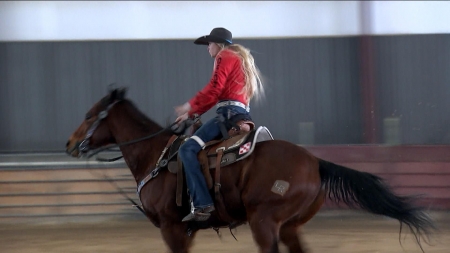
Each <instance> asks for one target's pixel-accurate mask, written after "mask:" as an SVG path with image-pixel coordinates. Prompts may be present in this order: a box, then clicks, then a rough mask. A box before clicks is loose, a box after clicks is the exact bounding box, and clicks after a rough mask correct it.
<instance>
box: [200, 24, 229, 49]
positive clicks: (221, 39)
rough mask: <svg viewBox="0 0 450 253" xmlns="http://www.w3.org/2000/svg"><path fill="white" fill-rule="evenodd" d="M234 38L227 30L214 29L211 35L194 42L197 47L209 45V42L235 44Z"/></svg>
mask: <svg viewBox="0 0 450 253" xmlns="http://www.w3.org/2000/svg"><path fill="white" fill-rule="evenodd" d="M232 39H233V36H232V34H231V32H230V31H228V30H227V29H225V28H222V27H217V28H214V29H212V31H211V33H210V34H209V35H205V36H202V37H200V38H198V39H196V40H195V41H194V44H197V45H208V43H209V42H215V43H224V44H228V45H229V44H233V41H232Z"/></svg>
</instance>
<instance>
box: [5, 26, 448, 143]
mask: <svg viewBox="0 0 450 253" xmlns="http://www.w3.org/2000/svg"><path fill="white" fill-rule="evenodd" d="M236 42H237V43H242V44H243V45H245V46H247V47H249V48H250V49H252V52H253V55H254V57H255V59H256V63H257V65H258V66H259V68H260V69H261V71H262V73H263V74H264V75H265V77H266V80H267V82H266V99H265V100H264V101H262V102H260V103H256V102H255V101H253V102H252V105H251V106H252V116H253V118H254V120H255V122H256V123H257V125H264V126H267V127H269V129H270V130H271V131H272V134H273V135H274V136H275V137H276V138H278V139H284V140H288V141H292V142H295V143H300V142H301V141H304V139H300V135H301V134H303V136H305V135H306V136H309V137H311V138H310V139H311V140H312V143H308V144H363V139H362V133H363V129H362V128H363V126H362V118H363V117H362V116H363V115H362V109H361V105H362V101H361V90H360V85H361V83H360V80H359V71H360V69H359V64H360V59H359V58H358V57H359V53H360V52H359V40H358V38H357V37H342V38H295V39H264V40H257V39H252V40H236ZM373 45H374V55H375V73H376V75H375V78H376V80H375V85H376V91H377V97H376V102H377V107H376V108H377V110H378V114H379V116H380V117H379V122H378V123H377V124H378V129H379V130H380V131H383V119H384V118H386V117H398V118H399V119H400V133H401V141H402V143H403V144H438V143H442V144H448V143H450V133H449V131H448V129H449V128H448V125H449V124H450V123H449V122H450V116H449V115H448V113H447V108H449V105H450V104H449V103H450V102H449V101H450V100H449V99H448V97H449V95H450V86H449V85H448V84H449V83H450V74H449V73H450V72H449V71H447V69H448V66H450V49H449V48H448V45H450V36H449V35H417V36H375V37H373ZM212 64H213V61H212V59H211V58H210V57H209V55H208V53H207V51H206V48H205V47H203V46H196V45H194V44H193V43H192V41H187V40H170V41H169V40H167V41H88V42H8V43H0V84H1V91H0V105H1V108H0V117H1V120H0V151H1V152H26V151H33V152H40V151H62V150H63V149H64V144H65V142H66V140H67V138H68V136H69V135H70V134H71V133H72V131H73V130H74V129H75V128H76V127H77V126H78V124H79V123H80V122H81V120H82V119H83V117H84V114H85V113H86V111H87V110H88V109H89V108H90V107H91V106H92V104H93V103H94V102H96V101H97V100H99V99H100V98H101V97H102V96H104V95H105V94H106V90H107V85H108V84H110V83H112V82H117V83H119V84H120V85H125V86H128V87H129V93H128V97H129V98H130V99H131V100H133V101H134V102H135V103H136V104H137V105H138V107H139V108H140V109H141V110H142V111H143V112H144V113H146V114H147V115H148V116H149V117H151V118H152V119H154V120H156V121H157V122H159V123H160V124H162V125H165V124H166V122H168V121H169V120H174V119H175V117H174V114H173V107H174V106H175V105H178V104H181V103H183V102H185V101H186V100H188V99H189V98H190V97H192V96H193V95H194V94H195V92H197V91H198V90H200V89H201V88H202V87H203V86H204V85H205V84H206V83H207V82H208V81H209V78H210V75H211V71H212ZM212 116H213V111H209V112H208V113H207V114H206V115H204V117H203V120H204V121H205V120H207V119H209V118H210V117H212ZM306 122H310V123H312V124H313V126H314V127H313V131H311V132H310V131H309V130H308V129H304V128H302V129H301V128H300V126H299V124H300V123H306ZM301 131H303V132H301ZM310 135H312V136H310Z"/></svg>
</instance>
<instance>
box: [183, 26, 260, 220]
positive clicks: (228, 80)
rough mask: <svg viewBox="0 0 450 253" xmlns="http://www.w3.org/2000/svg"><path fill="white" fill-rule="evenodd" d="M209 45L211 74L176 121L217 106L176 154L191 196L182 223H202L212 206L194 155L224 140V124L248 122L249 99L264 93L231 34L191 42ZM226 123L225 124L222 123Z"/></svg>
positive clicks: (247, 56) (219, 33)
mask: <svg viewBox="0 0 450 253" xmlns="http://www.w3.org/2000/svg"><path fill="white" fill-rule="evenodd" d="M194 43H195V44H198V45H208V52H209V54H210V55H211V57H212V58H214V59H215V60H214V71H213V74H212V78H211V80H210V81H209V83H208V84H207V85H206V86H205V87H204V88H203V89H202V90H201V91H199V92H198V93H197V94H196V95H195V96H194V97H193V98H192V99H190V100H189V101H188V102H186V103H184V104H183V105H180V106H177V107H176V108H175V111H176V113H177V115H178V118H177V119H176V122H182V121H184V120H186V119H188V118H189V117H193V116H194V115H201V114H203V113H205V112H206V111H208V110H209V109H211V107H213V106H214V105H215V104H216V105H217V110H216V113H217V116H216V117H215V118H213V119H211V120H209V121H208V122H206V123H205V124H204V125H203V126H202V127H200V129H198V130H197V131H196V132H195V134H194V135H193V136H192V137H191V138H190V139H188V140H187V141H186V142H185V143H183V145H182V146H181V147H180V150H179V154H180V157H181V160H182V161H183V165H184V168H185V171H186V182H187V186H188V189H189V195H190V197H191V213H190V214H188V215H187V216H186V217H184V218H183V221H190V220H193V219H195V220H197V221H204V220H207V219H208V218H209V216H210V212H212V211H214V210H215V208H214V203H213V200H212V198H211V196H210V194H209V192H208V188H207V186H206V181H205V178H204V176H203V174H202V173H201V170H200V163H199V161H198V159H197V154H198V152H200V150H201V149H202V148H203V147H204V146H205V143H206V142H208V141H211V140H213V139H215V138H217V137H219V136H221V135H222V137H226V136H224V135H225V132H226V131H227V130H229V129H226V130H224V128H225V127H223V124H224V123H225V125H226V126H227V128H230V127H231V126H232V125H235V123H236V122H237V121H238V120H251V117H250V113H249V112H250V108H249V104H250V100H251V99H252V97H254V96H257V97H258V96H259V95H261V94H263V92H264V90H263V86H262V82H261V78H260V74H259V70H258V68H257V67H256V65H255V63H254V59H253V56H252V55H251V53H250V51H249V50H248V49H247V48H245V47H243V46H242V45H239V44H233V42H232V34H231V32H230V31H228V30H227V29H225V28H214V29H213V30H212V31H211V33H210V34H209V35H205V36H202V37H200V38H198V39H197V40H195V41H194ZM224 121H225V122H224Z"/></svg>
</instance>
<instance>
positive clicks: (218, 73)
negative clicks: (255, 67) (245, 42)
mask: <svg viewBox="0 0 450 253" xmlns="http://www.w3.org/2000/svg"><path fill="white" fill-rule="evenodd" d="M223 52H224V51H221V52H219V54H218V55H217V56H216V59H215V62H214V65H215V68H214V70H213V75H212V77H211V80H210V81H209V83H208V84H207V85H206V86H205V87H204V88H203V89H202V90H201V91H199V92H198V93H197V94H196V95H195V96H194V97H193V98H192V99H191V100H189V104H190V105H191V108H192V109H191V111H189V116H192V115H193V114H199V115H201V114H203V113H205V112H206V111H208V110H209V109H211V107H213V106H214V105H215V104H216V103H217V102H218V101H219V96H220V94H222V92H223V90H224V88H225V86H226V83H227V79H228V77H229V75H230V73H231V72H232V70H233V69H234V68H235V66H236V64H237V61H238V58H237V57H235V56H234V55H231V54H230V53H223Z"/></svg>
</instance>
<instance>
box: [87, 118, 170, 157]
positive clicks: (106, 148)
mask: <svg viewBox="0 0 450 253" xmlns="http://www.w3.org/2000/svg"><path fill="white" fill-rule="evenodd" d="M176 124H177V123H176V122H174V123H172V124H170V125H169V126H168V127H165V128H163V129H162V130H160V131H158V132H156V133H154V134H151V135H147V136H144V137H142V138H139V139H135V140H131V141H126V142H122V143H117V144H112V145H108V146H105V147H101V148H98V149H94V150H93V151H92V152H89V153H88V154H87V158H91V157H92V156H94V155H96V154H98V153H100V152H102V151H105V150H108V149H111V148H117V147H121V146H125V145H130V144H134V143H137V142H141V141H145V140H148V139H151V138H153V137H155V136H157V135H159V134H161V133H163V132H164V131H166V130H168V129H171V128H172V127H173V126H174V125H176ZM122 157H123V156H120V157H116V158H112V159H101V158H99V159H101V160H100V161H104V162H113V161H116V160H119V159H120V158H122Z"/></svg>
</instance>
